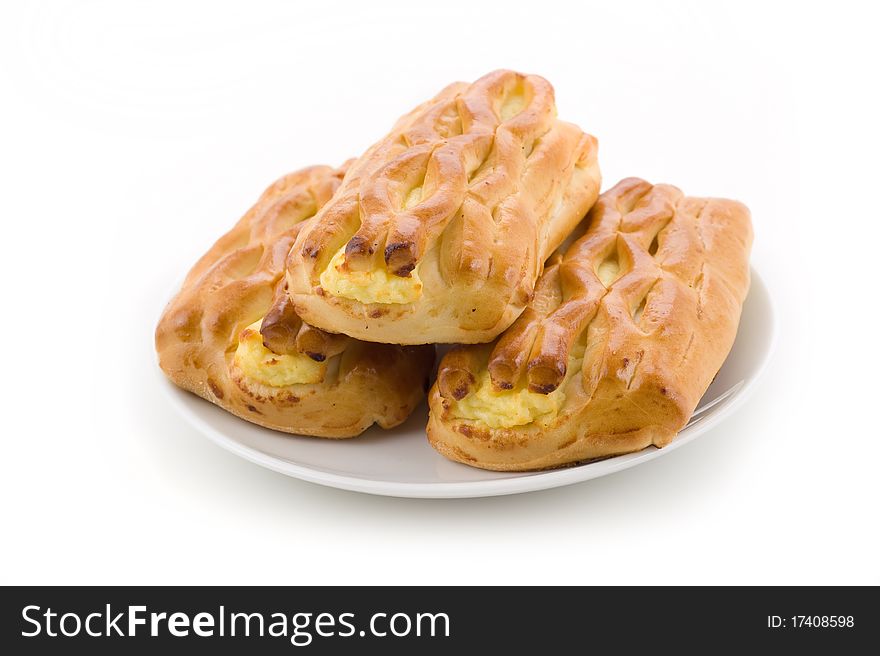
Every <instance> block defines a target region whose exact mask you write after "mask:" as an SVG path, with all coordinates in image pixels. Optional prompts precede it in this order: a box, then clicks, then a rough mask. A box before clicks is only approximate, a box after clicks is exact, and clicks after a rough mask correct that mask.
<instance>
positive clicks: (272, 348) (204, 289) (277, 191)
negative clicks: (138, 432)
mask: <svg viewBox="0 0 880 656" xmlns="http://www.w3.org/2000/svg"><path fill="white" fill-rule="evenodd" d="M344 173H345V168H344V167H342V168H339V169H334V168H331V167H329V166H314V167H311V168H307V169H303V170H300V171H297V172H295V173H291V174H289V175H286V176H284V177H282V178H281V179H279V180H278V181H277V182H275V183H274V184H272V185H271V186H270V187H269V188H268V189H267V190H266V191H265V192H264V193H263V194H262V195H261V197H260V199H259V200H258V201H257V203H256V204H255V205H254V206H253V207H252V208H251V209H250V210H249V211H248V212H247V213H246V214H245V216H244V217H242V219H241V220H240V221H239V222H238V223H237V224H236V225H235V227H233V228H232V230H230V231H229V232H228V233H226V234H225V235H224V236H223V237H221V238H220V239H219V240H218V241H217V242H216V243H215V244H214V246H213V247H212V248H211V249H210V250H209V251H208V252H207V253H206V254H205V255H204V256H203V257H202V258H201V259H200V260H199V261H198V262H197V263H196V265H195V266H194V267H193V268H192V270H191V271H190V272H189V274H188V275H187V277H186V280H185V281H184V283H183V286H182V288H181V290H180V292H179V293H178V295H177V296H175V297H174V299H172V300H171V302H170V303H169V304H168V307H167V308H166V310H165V312H164V314H163V316H162V319H161V320H160V322H159V325H158V327H157V330H156V346H157V350H158V351H159V354H160V358H161V363H162V365H163V367H166V366H167V367H170V368H172V369H180V370H182V369H185V368H193V369H195V370H205V371H207V372H209V376H208V379H207V384H208V385H209V386H211V385H213V386H214V387H216V388H217V389H216V390H215V395H216V392H219V393H220V394H221V395H222V391H220V383H219V382H218V381H219V380H221V379H223V378H224V376H223V375H220V374H219V373H214V375H213V376H211V375H210V372H211V371H213V370H214V369H215V368H216V367H220V366H223V363H222V360H223V358H224V357H226V356H228V355H230V354H231V352H232V351H234V350H235V349H236V348H237V347H239V348H240V344H239V342H240V339H241V342H242V343H244V344H247V345H249V346H251V347H252V348H251V349H250V351H249V354H250V355H252V356H254V357H256V356H257V355H262V354H270V355H271V354H276V355H278V356H307V357H308V358H309V359H310V360H312V361H314V362H323V361H325V360H326V359H327V358H328V357H332V356H333V355H336V354H338V353H339V352H341V351H342V350H343V349H344V348H345V342H346V340H347V338H346V337H344V336H341V335H334V334H330V333H325V332H324V331H321V330H319V329H317V328H314V327H312V326H309V325H307V324H304V323H303V322H302V321H300V320H299V318H298V317H297V316H296V315H295V313H294V312H293V311H292V307H291V306H290V304H289V302H287V303H285V302H283V300H284V299H286V294H285V293H284V287H285V280H284V276H283V274H284V268H285V260H286V257H287V254H288V252H289V250H290V248H291V247H292V245H293V243H294V241H295V239H296V236H297V234H298V233H299V231H300V229H301V228H302V226H303V222H304V221H305V220H306V219H309V218H311V217H312V216H314V215H315V213H316V212H317V211H318V209H320V208H321V207H322V206H323V205H324V203H326V202H327V201H328V200H329V199H330V197H331V196H332V195H333V193H334V192H335V191H336V189H337V187H338V186H339V184H340V182H341V180H342V177H343V175H344ZM273 300H278V301H279V302H277V303H274V302H273ZM270 307H271V311H273V312H276V313H283V314H284V315H285V319H286V321H284V322H283V323H280V322H275V323H273V329H272V330H267V331H266V332H265V333H264V334H263V335H261V336H260V338H259V340H257V341H258V342H259V343H258V344H254V343H253V342H254V340H253V332H254V331H255V330H257V331H259V329H260V323H261V320H262V319H263V315H264V314H266V312H267V310H268V309H269V308H270ZM258 351H259V353H258ZM254 357H252V358H250V359H251V360H253V359H254ZM279 361H280V362H283V360H279ZM298 370H307V371H308V372H309V373H310V376H309V379H310V380H311V381H312V382H314V373H313V372H315V371H318V369H315V368H314V367H311V368H309V366H308V363H302V365H301V366H299V367H298Z"/></svg>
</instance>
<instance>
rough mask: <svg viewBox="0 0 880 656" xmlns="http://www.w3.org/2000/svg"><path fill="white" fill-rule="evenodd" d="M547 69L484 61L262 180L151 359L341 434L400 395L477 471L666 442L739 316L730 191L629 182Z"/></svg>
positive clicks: (741, 280)
mask: <svg viewBox="0 0 880 656" xmlns="http://www.w3.org/2000/svg"><path fill="white" fill-rule="evenodd" d="M599 186H600V175H599V167H598V162H597V146H596V140H595V139H594V138H593V137H592V136H590V135H588V134H586V133H584V132H583V131H582V130H581V129H580V128H578V127H577V126H575V125H573V124H571V123H566V122H563V121H560V120H559V119H558V118H557V117H556V107H555V103H554V97H553V88H552V87H551V86H550V84H549V83H548V82H547V81H546V80H544V79H543V78H540V77H537V76H533V75H522V74H519V73H515V72H512V71H496V72H494V73H490V74H489V75H487V76H485V77H483V78H481V79H479V80H477V81H476V82H474V83H473V84H464V83H456V84H452V85H450V86H448V87H446V88H445V89H444V90H442V91H441V92H440V93H439V94H438V95H437V96H435V97H434V98H432V99H431V100H429V101H427V102H425V103H423V104H422V105H419V106H418V107H416V108H415V109H414V110H413V111H411V112H410V113H408V114H406V115H404V116H403V117H402V118H401V119H400V120H398V122H397V123H396V124H395V125H394V127H393V128H392V130H391V132H390V133H389V134H388V135H386V136H385V137H384V138H383V139H381V140H380V141H378V142H377V143H376V144H375V145H373V146H372V147H370V148H369V149H368V150H367V151H366V152H365V153H364V154H363V155H361V156H360V157H359V158H357V159H355V160H352V161H350V162H349V163H347V164H346V165H345V166H343V167H342V168H340V169H332V168H330V167H313V168H310V169H305V170H302V171H299V172H297V173H293V174H291V175H288V176H286V177H284V178H282V179H281V180H279V181H278V182H276V183H274V184H273V185H272V186H271V187H269V189H268V190H267V191H266V192H265V193H264V194H263V196H262V197H261V198H260V199H259V200H258V201H257V204H256V205H255V206H254V207H253V208H251V210H250V211H248V213H247V214H246V215H245V216H244V217H243V218H242V219H241V220H240V221H239V223H238V224H237V225H236V226H235V227H234V228H233V229H232V230H231V231H230V232H229V233H227V234H226V235H224V236H223V237H221V238H220V240H218V241H217V243H216V244H215V245H214V246H213V247H212V248H211V249H210V250H209V251H208V253H207V254H205V255H204V256H203V257H202V259H201V260H199V262H197V263H196V265H195V266H194V267H193V269H192V271H190V273H189V275H188V276H187V278H186V280H185V281H184V284H183V287H182V289H181V291H180V292H179V293H178V295H177V296H176V297H175V298H174V299H172V301H171V302H170V303H169V305H168V307H167V308H166V310H165V312H164V314H163V316H162V318H161V320H160V322H159V326H158V328H157V331H156V348H157V350H158V352H159V362H160V365H161V367H162V369H163V370H164V371H165V373H166V374H167V375H168V377H169V378H170V379H171V380H172V381H173V382H174V383H176V384H177V385H179V386H181V387H183V388H185V389H187V390H190V391H192V392H194V393H196V394H198V395H200V396H202V397H204V398H206V399H208V400H209V401H212V402H214V403H216V404H218V405H220V406H221V407H223V408H225V409H226V410H228V411H230V412H232V413H234V414H236V415H238V416H239V417H242V418H243V419H246V420H248V421H252V422H254V423H258V424H261V425H263V426H266V427H269V428H274V429H277V430H282V431H287V432H291V433H299V434H304V435H314V436H320V437H354V436H356V435H358V434H360V433H362V432H363V431H364V430H366V429H367V428H368V427H369V426H371V425H372V424H374V423H375V424H378V425H379V426H381V427H383V428H389V427H392V426H395V425H398V424H400V423H401V422H402V421H403V420H404V419H406V418H407V416H408V415H409V414H410V413H411V412H413V410H414V409H415V408H416V406H418V405H419V402H420V401H421V399H422V398H423V396H424V394H425V392H426V391H427V390H428V388H429V386H430V380H429V377H430V374H431V371H432V369H433V366H432V365H433V361H434V344H455V345H456V346H454V347H453V348H452V349H451V350H449V351H448V353H447V354H446V355H445V357H444V358H443V359H442V361H441V362H440V364H439V371H438V372H437V376H436V381H435V382H434V383H433V387H432V388H431V389H430V392H429V394H428V397H429V420H428V430H427V432H428V439H429V440H430V442H431V444H433V445H434V447H435V448H436V449H437V450H438V451H439V452H440V453H442V454H443V455H445V456H447V457H449V458H452V459H454V460H457V461H460V462H463V463H467V464H469V465H473V466H476V467H482V468H487V469H498V470H529V469H543V468H549V467H558V466H562V465H568V464H572V463H577V462H583V461H586V460H590V459H595V458H601V457H607V456H611V455H616V454H621V453H627V452H631V451H635V450H639V449H642V448H645V447H646V446H649V445H652V444H653V445H656V446H663V445H665V444H668V443H669V442H670V441H671V440H672V439H673V438H674V437H675V435H676V433H678V432H679V431H680V430H681V429H682V428H683V427H684V425H685V424H686V423H687V421H688V419H689V418H690V416H691V414H692V413H693V411H694V409H695V408H696V405H697V403H698V402H699V400H700V397H701V396H702V394H703V393H704V392H705V391H706V388H707V387H708V385H709V383H710V382H711V381H712V378H713V377H714V376H715V374H716V373H717V371H718V369H719V368H720V367H721V365H722V363H723V361H724V359H725V358H726V356H727V353H728V352H729V350H730V348H731V346H732V345H733V340H734V337H735V335H736V329H737V325H738V322H739V315H740V311H741V308H742V303H743V301H744V299H745V295H746V292H747V290H748V284H749V277H748V254H749V249H750V245H751V225H750V220H749V213H748V210H747V209H746V208H745V207H744V206H743V205H741V204H739V203H737V202H734V201H728V200H720V199H705V198H704V199H699V198H689V197H686V196H685V195H684V194H682V192H681V191H679V190H678V189H677V188H675V187H672V186H668V185H655V186H652V185H650V184H649V183H647V182H645V181H643V180H638V179H635V178H630V179H626V180H624V181H622V182H620V183H619V184H617V185H616V186H615V187H613V188H612V189H610V190H609V191H607V192H605V193H604V194H603V195H602V196H599Z"/></svg>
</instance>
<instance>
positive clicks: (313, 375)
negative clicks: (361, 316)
mask: <svg viewBox="0 0 880 656" xmlns="http://www.w3.org/2000/svg"><path fill="white" fill-rule="evenodd" d="M262 323H263V320H262V319H260V320H259V321H257V322H255V323H252V324H251V325H250V326H248V327H247V328H245V329H244V330H242V331H241V335H239V338H238V348H237V349H236V350H235V356H234V362H235V364H236V365H237V366H238V368H239V369H240V370H241V371H242V373H244V375H245V376H247V377H248V378H252V379H254V380H256V381H258V382H260V383H263V384H264V385H269V386H271V387H286V386H288V385H307V384H315V383H320V382H321V381H323V380H324V374H325V373H326V371H327V363H326V362H315V361H314V360H312V359H311V358H310V357H309V356H307V355H305V354H302V353H294V354H293V355H287V354H285V355H278V354H277V353H273V352H272V351H270V350H269V349H267V348H266V347H265V346H263V336H262V335H260V326H261V325H262Z"/></svg>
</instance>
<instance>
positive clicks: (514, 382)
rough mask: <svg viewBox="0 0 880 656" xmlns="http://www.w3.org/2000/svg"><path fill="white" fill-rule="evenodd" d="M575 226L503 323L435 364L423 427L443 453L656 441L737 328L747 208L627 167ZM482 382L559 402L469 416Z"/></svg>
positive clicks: (476, 458) (507, 457) (494, 390)
mask: <svg viewBox="0 0 880 656" xmlns="http://www.w3.org/2000/svg"><path fill="white" fill-rule="evenodd" d="M584 225H585V226H589V227H588V228H587V229H586V232H585V233H584V234H583V236H581V237H580V238H579V239H578V240H577V241H575V242H574V243H573V244H572V245H571V246H570V247H569V248H568V249H567V250H566V251H565V254H564V255H555V256H554V258H553V259H552V260H551V262H549V263H548V266H547V269H546V270H545V272H544V274H543V276H542V278H541V280H540V281H539V284H538V287H537V289H536V293H535V297H534V299H533V300H532V302H531V303H530V304H529V307H528V308H527V309H526V310H525V311H524V312H523V314H522V315H521V316H520V317H519V319H518V320H517V321H516V323H514V324H513V326H511V328H510V329H508V330H507V331H506V332H505V333H504V334H503V335H501V337H499V339H497V340H496V341H495V342H494V343H492V344H484V345H478V346H463V347H457V348H455V349H453V350H452V351H450V352H449V353H448V354H447V355H446V356H445V357H444V359H443V360H442V362H441V363H440V369H439V373H438V379H437V382H436V383H435V385H434V387H433V389H432V390H431V392H430V395H429V403H430V410H431V414H430V419H429V423H428V438H429V440H430V442H431V444H432V445H433V446H434V447H435V448H436V449H437V450H438V451H440V453H442V454H443V455H445V456H447V457H449V458H451V459H453V460H458V461H460V462H464V463H467V464H470V465H474V466H476V467H481V468H484V469H494V470H509V471H518V470H533V469H546V468H551V467H559V466H562V465H567V464H573V463H577V462H582V461H586V460H591V459H595V458H603V457H607V456H613V455H618V454H622V453H628V452H632V451H638V450H640V449H643V448H645V447H647V446H649V445H652V444H653V445H655V446H658V447H662V446H665V445H666V444H668V443H669V442H670V441H671V440H672V439H673V438H674V437H675V435H676V434H677V433H678V432H679V431H680V430H681V429H682V428H683V427H684V426H685V424H686V423H687V421H688V419H689V418H690V416H691V414H692V413H693V411H694V409H695V408H696V406H697V403H698V402H699V400H700V398H701V396H702V395H703V394H704V393H705V391H706V389H707V388H708V386H709V384H710V383H711V382H712V379H713V378H714V376H715V374H716V373H717V372H718V370H719V369H720V367H721V365H722V363H723V362H724V359H725V358H726V357H727V354H728V352H729V351H730V348H731V347H732V345H733V341H734V338H735V336H736V330H737V326H738V323H739V317H740V312H741V309H742V304H743V301H744V300H745V297H746V294H747V292H748V286H749V268H748V256H749V250H750V248H751V242H752V228H751V221H750V216H749V211H748V209H747V208H746V207H745V206H744V205H742V204H741V203H738V202H736V201H731V200H723V199H715V198H708V199H707V198H689V197H685V196H684V195H683V194H682V193H681V191H680V190H679V189H677V188H675V187H672V186H669V185H651V184H649V183H647V182H645V181H644V180H639V179H637V178H628V179H625V180H623V181H621V182H620V183H619V184H617V186H615V187H614V188H613V189H611V190H609V191H607V192H605V193H604V194H603V195H602V196H601V197H600V198H599V201H598V202H597V203H596V205H595V206H594V207H593V209H592V211H591V212H590V214H589V216H588V217H587V219H586V220H585V221H584ZM481 381H483V384H484V385H491V390H483V392H482V393H483V395H484V397H485V398H489V399H493V400H494V399H496V398H503V396H504V393H505V390H509V394H514V393H516V394H519V395H520V396H523V395H525V396H528V394H537V395H546V399H550V398H553V399H554V400H555V401H556V402H558V403H559V404H560V407H559V409H558V411H556V412H550V413H549V414H543V415H541V416H538V417H536V419H535V420H534V421H532V422H531V423H523V424H522V425H514V426H496V427H492V426H489V425H488V424H487V423H486V421H485V420H482V419H473V418H468V417H467V415H468V414H469V413H470V414H473V412H472V411H470V410H468V407H469V406H468V405H467V404H468V403H471V405H473V403H474V401H473V397H472V395H474V394H475V393H476V392H477V390H478V388H479V386H480V383H481ZM469 398H470V399H471V400H470V401H468V399H469ZM517 398H519V397H517ZM530 398H531V397H530ZM534 398H537V397H534ZM546 399H545V400H546ZM493 402H494V401H493ZM463 409H464V411H463ZM505 420H506V419H505V418H504V417H501V418H500V419H499V421H500V422H502V423H503V422H504V421H505Z"/></svg>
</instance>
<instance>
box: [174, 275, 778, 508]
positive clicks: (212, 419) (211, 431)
mask: <svg viewBox="0 0 880 656" xmlns="http://www.w3.org/2000/svg"><path fill="white" fill-rule="evenodd" d="M773 339H774V318H773V305H772V301H771V299H770V295H769V293H768V291H767V288H766V286H765V285H764V283H763V281H762V280H761V278H760V277H759V276H758V275H757V273H755V271H754V270H752V286H751V290H750V291H749V296H748V298H747V299H746V303H745V306H744V307H743V313H742V319H741V321H740V326H739V332H738V333H737V337H736V343H735V344H734V346H733V350H732V351H731V353H730V355H729V356H728V358H727V361H726V362H725V363H724V366H723V367H722V368H721V371H719V372H718V376H716V378H715V381H714V382H713V383H712V385H711V387H709V389H708V391H707V392H706V394H705V396H704V397H703V399H702V401H700V405H699V406H698V407H697V410H696V412H694V416H693V417H692V418H691V420H690V422H689V423H688V425H687V426H686V427H685V429H684V430H683V431H681V433H679V435H678V436H677V437H676V438H675V440H673V442H672V443H671V444H670V445H669V446H667V447H665V448H663V449H657V448H655V447H649V448H647V449H645V450H643V451H640V452H638V453H631V454H628V455H624V456H618V457H615V458H609V459H607V460H600V461H598V462H593V463H589V464H585V465H580V466H577V467H569V468H566V469H559V470H555V471H547V472H532V473H523V474H517V473H502V472H489V471H483V470H480V469H475V468H473V467H468V466H467V465H462V464H459V463H455V462H451V461H449V460H446V458H444V457H443V456H441V455H440V454H438V453H437V452H436V451H434V449H432V448H431V446H430V445H429V444H428V441H427V438H426V437H425V430H424V428H425V424H426V423H427V407H426V406H425V405H424V404H423V405H422V406H420V407H419V408H417V409H416V411H415V412H414V413H413V415H412V416H411V417H410V418H409V420H407V421H406V422H405V423H404V424H403V425H402V426H398V427H397V428H395V429H392V430H389V431H383V430H381V429H379V428H376V427H373V428H371V429H370V430H368V431H367V432H366V433H364V434H363V435H361V436H360V437H357V438H354V439H351V440H322V439H319V438H312V437H300V436H295V435H288V434H285V433H279V432H276V431H272V430H269V429H266V428H261V427H260V426H255V425H254V424H249V423H247V422H245V421H242V420H241V419H238V418H237V417H234V416H233V415H231V414H229V413H227V412H225V411H223V410H221V409H220V408H218V407H217V406H215V405H213V404H211V403H209V402H207V401H205V400H203V399H201V398H199V397H197V396H195V395H194V394H190V393H188V392H184V391H183V390H181V389H179V388H177V387H175V386H174V385H172V384H171V383H169V382H167V381H166V382H165V383H164V386H165V388H166V389H167V390H168V393H169V395H170V397H171V399H172V401H173V403H174V405H175V406H176V407H177V409H178V410H179V411H180V412H181V414H182V415H183V416H184V417H185V418H186V419H187V420H188V421H189V422H190V423H191V424H192V425H193V426H195V427H196V428H197V429H198V430H200V431H201V432H203V433H204V434H205V435H207V436H208V437H209V438H211V439H212V440H214V441H215V442H216V443H217V444H219V445H220V446H222V447H223V448H225V449H228V450H229V451H232V452H233V453H235V454H237V455H239V456H241V457H242V458H245V459H247V460H250V461H251V462H255V463H256V464H258V465H262V466H263V467H268V468H269V469H273V470H275V471H278V472H281V473H282V474H287V475H288V476H294V477H296V478H300V479H302V480H305V481H310V482H312V483H320V484H321V485H329V486H331V487H338V488H342V489H345V490H355V491H357V492H368V493H370V494H384V495H388V496H398V497H433V498H453V497H482V496H495V495H500V494H516V493H519V492H529V491H532V490H543V489H546V488H551V487H558V486H560V485H569V484H571V483H578V482H580V481H586V480H589V479H591V478H597V477H599V476H604V475H606V474H611V473H613V472H617V471H620V470H622V469H626V468H628V467H633V466H634V465H638V464H641V463H643V462H647V461H648V460H652V459H653V458H657V457H659V456H662V455H664V454H667V453H671V452H672V451H673V450H675V449H677V448H679V447H681V446H684V445H685V444H687V443H688V442H690V441H691V440H693V439H694V438H696V437H697V436H699V435H702V434H703V433H705V432H707V431H708V430H710V429H711V428H712V427H713V426H715V425H716V424H718V423H719V422H720V421H722V420H723V419H724V418H725V417H727V416H729V415H730V414H731V413H732V412H733V411H734V410H735V409H736V408H738V407H739V406H740V405H741V404H742V403H743V401H745V399H746V397H747V396H748V394H749V392H750V391H751V389H752V387H753V386H754V384H755V381H756V380H757V379H758V377H759V376H760V374H761V372H762V371H763V369H764V367H765V365H766V363H767V361H768V359H769V356H770V353H771V351H772V347H773Z"/></svg>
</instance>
